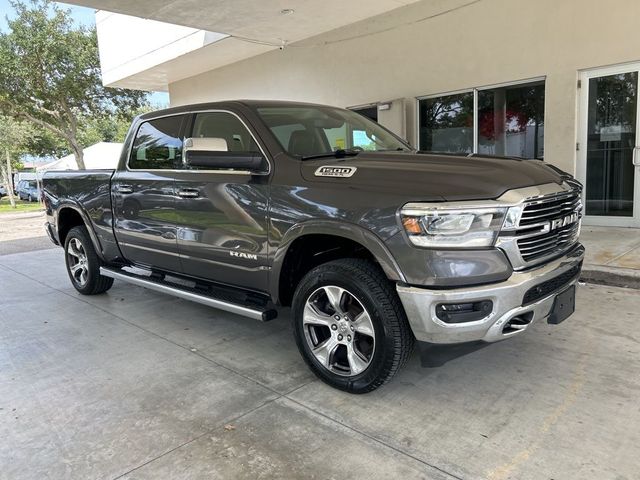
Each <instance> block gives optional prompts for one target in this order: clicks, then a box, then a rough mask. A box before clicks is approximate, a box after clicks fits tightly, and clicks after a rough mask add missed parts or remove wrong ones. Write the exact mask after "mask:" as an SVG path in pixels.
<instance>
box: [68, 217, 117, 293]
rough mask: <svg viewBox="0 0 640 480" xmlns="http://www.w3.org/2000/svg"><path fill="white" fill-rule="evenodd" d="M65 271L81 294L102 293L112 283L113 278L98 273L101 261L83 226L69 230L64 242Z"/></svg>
mask: <svg viewBox="0 0 640 480" xmlns="http://www.w3.org/2000/svg"><path fill="white" fill-rule="evenodd" d="M64 252H65V262H66V265H67V273H68V274H69V279H70V280H71V283H72V284H73V286H74V288H75V289H76V290H77V291H78V292H80V293H81V294H83V295H97V294H99V293H104V292H106V291H107V290H109V289H110V288H111V286H112V285H113V278H110V277H105V276H103V275H100V265H101V263H102V262H101V261H100V258H98V255H97V254H96V251H95V249H94V247H93V242H92V241H91V237H89V232H88V231H87V228H86V227H85V226H79V227H73V228H72V229H71V230H69V233H68V234H67V238H66V239H65V242H64Z"/></svg>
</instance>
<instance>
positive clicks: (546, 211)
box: [520, 192, 581, 227]
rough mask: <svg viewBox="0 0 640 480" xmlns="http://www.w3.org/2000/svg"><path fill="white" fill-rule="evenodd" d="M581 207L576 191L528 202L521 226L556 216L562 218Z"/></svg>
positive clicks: (534, 223)
mask: <svg viewBox="0 0 640 480" xmlns="http://www.w3.org/2000/svg"><path fill="white" fill-rule="evenodd" d="M580 208H581V202H580V195H579V194H578V193H575V192H572V193H569V194H566V195H558V196H554V197H551V198H548V199H542V200H537V201H532V202H528V203H527V204H526V206H525V207H524V210H523V211H522V217H521V218H520V227H526V226H529V225H536V224H539V223H544V222H548V221H549V220H553V219H555V218H562V217H564V216H566V215H570V214H572V213H573V212H575V211H576V210H578V209H580Z"/></svg>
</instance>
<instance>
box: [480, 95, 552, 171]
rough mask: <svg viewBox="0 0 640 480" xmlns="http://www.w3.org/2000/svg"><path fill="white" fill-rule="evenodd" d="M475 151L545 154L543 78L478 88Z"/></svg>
mask: <svg viewBox="0 0 640 480" xmlns="http://www.w3.org/2000/svg"><path fill="white" fill-rule="evenodd" d="M478 153H480V154H489V155H501V156H515V157H523V158H542V157H543V155H544V82H536V83H529V84H526V85H513V86H509V87H500V88H492V89H488V90H479V91H478Z"/></svg>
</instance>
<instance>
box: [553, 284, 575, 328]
mask: <svg viewBox="0 0 640 480" xmlns="http://www.w3.org/2000/svg"><path fill="white" fill-rule="evenodd" d="M575 309H576V286H575V285H571V286H570V287H569V288H567V289H566V290H564V291H563V292H560V293H559V294H558V295H556V298H555V300H554V302H553V308H552V309H551V315H549V319H548V320H547V322H548V323H550V324H552V325H557V324H559V323H561V322H563V321H565V320H566V319H567V318H569V317H570V316H571V314H572V313H573V312H574V311H575Z"/></svg>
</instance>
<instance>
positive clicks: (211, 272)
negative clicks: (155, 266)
mask: <svg viewBox="0 0 640 480" xmlns="http://www.w3.org/2000/svg"><path fill="white" fill-rule="evenodd" d="M192 123H193V125H192V127H191V128H190V129H189V130H190V131H189V132H187V135H186V136H187V137H193V138H215V139H216V140H217V143H218V144H219V145H221V146H224V150H226V151H229V152H235V153H242V152H259V151H260V147H259V145H258V144H257V142H256V140H255V138H254V137H253V135H252V134H251V132H250V131H249V129H248V128H247V126H246V125H245V124H244V123H243V122H242V120H240V118H239V117H238V116H237V115H235V114H234V113H231V112H227V111H214V112H201V113H197V114H195V116H194V118H193V119H192ZM221 148H222V147H221ZM264 173H266V172H254V173H248V172H246V171H242V170H241V169H237V170H235V169H229V168H225V169H213V168H210V167H207V168H201V167H193V166H189V165H186V166H185V170H183V171H181V172H179V173H177V174H176V196H177V198H176V212H177V215H176V226H177V234H178V250H179V252H180V259H181V262H182V269H183V271H184V273H186V274H187V275H191V276H195V277H200V278H203V279H208V280H214V281H216V282H220V283H225V284H228V285H237V286H242V287H245V288H249V289H252V290H259V291H266V290H267V281H268V261H267V254H268V222H267V211H268V200H269V176H268V175H266V174H264Z"/></svg>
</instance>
